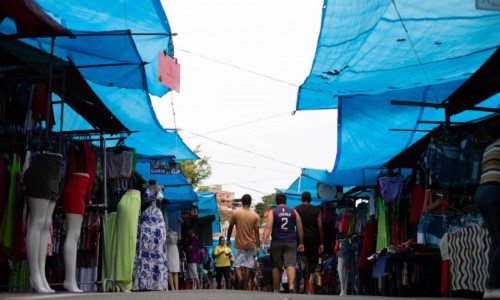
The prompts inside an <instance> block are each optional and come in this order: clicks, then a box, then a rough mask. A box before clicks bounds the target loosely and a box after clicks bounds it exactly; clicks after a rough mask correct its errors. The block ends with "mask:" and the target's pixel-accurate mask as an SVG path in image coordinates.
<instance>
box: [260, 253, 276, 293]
mask: <svg viewBox="0 0 500 300" xmlns="http://www.w3.org/2000/svg"><path fill="white" fill-rule="evenodd" d="M262 265H263V266H262V284H263V290H264V291H265V292H270V291H271V286H272V282H273V260H272V259H271V248H269V250H267V253H266V255H265V256H264V257H263V258H262Z"/></svg>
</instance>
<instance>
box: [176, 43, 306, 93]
mask: <svg viewBox="0 0 500 300" xmlns="http://www.w3.org/2000/svg"><path fill="white" fill-rule="evenodd" d="M175 50H176V51H182V52H186V53H188V54H191V55H194V56H198V57H201V58H204V59H207V60H211V61H214V62H216V63H219V64H221V65H225V66H228V67H231V68H234V69H237V70H240V71H245V72H248V73H251V74H254V75H257V76H261V77H264V78H268V79H271V80H274V81H277V82H280V83H283V84H286V85H290V86H293V87H300V86H299V85H297V84H294V83H290V82H286V81H284V80H281V79H278V78H274V77H271V76H269V75H265V74H262V73H258V72H255V71H252V70H249V69H245V68H241V67H238V66H235V65H232V64H230V63H227V62H223V61H220V60H218V59H215V58H210V57H207V56H205V55H202V54H198V53H194V52H191V51H188V50H185V49H179V48H175Z"/></svg>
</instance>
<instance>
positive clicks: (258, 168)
mask: <svg viewBox="0 0 500 300" xmlns="http://www.w3.org/2000/svg"><path fill="white" fill-rule="evenodd" d="M210 162H211V163H218V164H223V165H230V166H236V167H245V168H250V169H255V170H265V171H272V172H279V173H286V174H296V173H295V172H290V171H283V170H276V169H268V168H260V167H255V166H250V165H243V164H236V163H228V162H222V161H217V160H210Z"/></svg>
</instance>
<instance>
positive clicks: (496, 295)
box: [483, 289, 500, 299]
mask: <svg viewBox="0 0 500 300" xmlns="http://www.w3.org/2000/svg"><path fill="white" fill-rule="evenodd" d="M483 299H500V289H486V291H484V295H483Z"/></svg>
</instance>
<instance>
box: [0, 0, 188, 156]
mask: <svg viewBox="0 0 500 300" xmlns="http://www.w3.org/2000/svg"><path fill="white" fill-rule="evenodd" d="M25 3H26V4H27V5H26V6H27V7H29V8H30V9H29V10H28V9H25V8H23V9H19V10H15V9H12V7H13V6H11V5H3V2H2V5H1V6H0V9H1V11H0V15H2V14H3V15H5V16H7V17H10V18H11V19H9V18H1V19H0V22H1V23H0V33H1V34H3V35H5V36H7V37H8V38H22V39H21V41H22V42H23V43H25V44H26V45H30V46H32V47H34V48H36V49H39V50H42V51H44V52H46V53H49V54H50V53H52V42H54V48H53V54H54V57H55V59H58V60H61V61H66V62H69V63H70V64H71V66H73V67H75V68H77V69H78V70H79V71H80V73H81V74H82V75H83V77H84V78H85V80H86V83H87V84H88V85H89V86H90V87H91V88H92V90H93V91H94V92H95V94H96V95H97V96H98V97H99V99H100V100H101V101H102V103H103V104H104V105H105V106H106V108H107V109H109V110H110V111H111V112H112V113H113V114H114V116H115V118H116V119H118V120H119V121H120V122H121V124H122V125H123V126H124V127H125V128H126V129H127V131H128V132H129V133H130V132H134V133H133V135H132V136H130V137H129V138H128V139H127V141H126V144H127V146H129V147H133V148H135V149H136V150H137V152H139V153H141V154H146V155H151V156H156V155H173V156H175V157H176V159H177V160H179V161H181V160H191V159H198V156H197V155H196V154H194V153H193V152H192V151H191V150H190V149H189V148H188V147H187V146H186V145H185V144H184V143H183V142H182V140H181V138H180V136H179V135H178V134H177V132H176V131H175V130H169V129H163V128H162V127H161V125H160V124H159V122H158V120H157V118H156V116H155V113H154V110H153V107H152V103H151V99H150V94H153V95H156V96H163V95H165V94H166V93H167V92H168V91H169V89H168V88H167V87H166V86H164V85H163V84H160V83H159V82H158V79H157V78H158V55H159V53H160V52H162V53H166V54H168V55H171V56H173V45H172V40H171V30H170V25H169V23H168V20H167V17H166V15H165V12H164V11H163V8H162V5H161V2H160V1H159V0H150V1H139V2H137V3H135V2H126V3H121V4H120V5H117V3H116V2H115V1H111V0H104V1H102V0H90V1H85V3H83V2H82V3H80V2H77V1H76V2H75V1H63V2H61V1H54V0H39V1H30V0H26V1H25ZM16 7H17V6H16ZM19 11H21V12H22V11H24V12H25V14H26V15H28V14H31V16H33V18H35V19H36V20H38V22H39V23H40V24H44V30H43V31H40V32H39V31H33V32H32V34H29V33H30V32H29V30H25V28H29V27H28V26H26V24H25V23H24V22H27V21H26V20H28V19H27V18H18V17H16V16H18V15H19ZM32 27H33V26H32ZM35 27H36V26H35ZM21 29H23V30H21ZM37 33H39V34H40V35H39V37H37V36H36V35H35V34H37ZM26 36H29V38H26ZM47 36H49V37H47ZM23 37H25V38H23ZM52 37H55V38H54V39H52ZM59 94H60V93H59ZM80 100H82V101H85V99H80ZM75 107H76V106H75V105H72V108H73V109H74V110H75ZM95 109H97V107H95ZM59 111H60V109H55V112H56V113H59ZM73 112H76V114H73ZM97 113H99V111H96V114H97ZM69 114H70V115H71V119H72V121H71V122H66V119H64V122H63V123H64V124H63V129H62V130H63V131H67V130H69V128H71V130H82V129H88V127H89V125H90V126H93V127H96V126H95V125H94V124H93V123H94V122H91V121H89V119H88V116H86V117H87V118H86V121H88V122H84V121H82V120H78V118H77V114H79V111H78V110H76V111H70V112H69ZM64 116H65V118H66V114H65V115H64ZM56 120H59V115H57V116H56ZM80 125H81V127H79V126H80ZM101 128H102V127H101ZM55 130H59V124H57V125H56V127H55ZM113 133H114V132H113ZM112 143H113V142H111V143H110V144H108V146H112Z"/></svg>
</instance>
